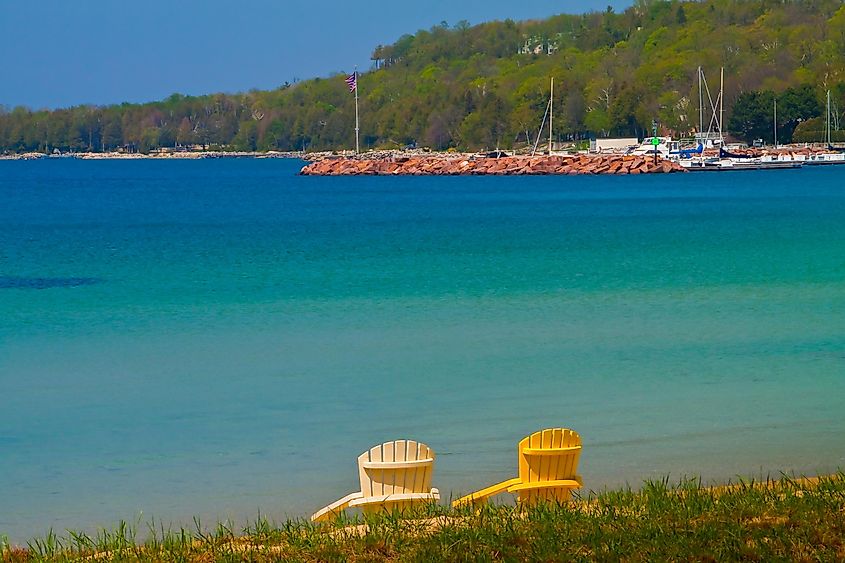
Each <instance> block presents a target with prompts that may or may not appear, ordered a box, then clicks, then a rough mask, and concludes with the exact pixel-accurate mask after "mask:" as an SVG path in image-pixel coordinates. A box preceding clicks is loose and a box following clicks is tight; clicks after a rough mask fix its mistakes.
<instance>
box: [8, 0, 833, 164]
mask: <svg viewBox="0 0 845 563" xmlns="http://www.w3.org/2000/svg"><path fill="white" fill-rule="evenodd" d="M372 58H373V68H372V69H371V70H370V71H369V72H366V73H363V74H362V75H361V76H360V79H359V89H360V96H361V98H360V109H361V135H362V137H361V138H362V147H385V146H404V145H414V144H416V145H420V146H429V147H432V148H436V149H445V148H449V147H458V148H466V149H482V148H493V147H496V146H499V147H502V148H509V147H511V146H514V145H515V144H524V143H525V142H526V139H527V138H528V137H534V136H535V135H536V134H537V129H538V127H539V125H540V122H541V119H542V117H543V114H544V111H545V108H546V104H547V100H548V95H549V78H550V77H554V78H555V83H556V87H555V100H554V103H555V117H556V120H555V133H556V135H557V136H558V137H559V138H561V139H571V138H585V137H588V136H600V137H601V136H636V135H638V136H643V134H644V133H647V132H649V131H650V129H651V124H652V120H656V121H657V122H658V123H659V126H660V128H661V131H663V132H666V133H671V134H673V135H674V136H676V137H683V136H688V135H690V134H691V133H692V132H693V131H694V130H695V129H696V128H697V126H698V112H699V110H698V105H699V104H698V90H697V86H698V81H697V68H698V67H699V66H701V67H702V68H703V69H704V70H705V72H706V73H707V76H708V80H709V82H710V86H711V89H712V90H714V95H715V94H716V93H717V92H716V90H718V76H719V68H720V67H724V69H725V83H726V84H725V113H726V121H727V125H728V129H729V130H730V131H731V132H732V133H733V134H735V135H736V136H737V137H739V138H743V139H751V138H756V137H763V138H767V139H771V137H772V136H773V132H772V129H773V127H772V125H773V123H772V117H771V106H772V104H773V102H774V99H775V98H777V100H778V105H779V107H778V127H779V129H780V131H779V139H780V140H781V141H788V140H789V139H790V138H792V137H793V134H794V135H795V137H796V139H800V140H814V138H818V140H821V134H822V133H821V132H822V130H823V128H824V123H823V121H824V119H823V118H822V116H824V113H825V105H824V102H825V92H826V91H827V90H828V89H830V90H831V91H832V98H833V100H834V101H835V103H836V105H837V106H838V107H840V108H845V5H843V2H842V1H841V0H792V1H790V0H704V1H700V2H692V1H689V2H679V1H663V0H638V1H637V2H636V3H635V4H634V6H632V7H630V8H628V9H627V10H625V11H624V12H622V13H615V12H614V11H613V10H611V9H610V8H608V10H607V11H605V12H594V13H589V14H584V15H558V16H554V17H551V18H548V19H545V20H541V21H526V22H514V21H510V20H506V21H503V22H491V23H485V24H481V25H477V26H470V25H468V24H467V23H466V22H459V23H457V24H456V25H453V26H450V25H448V24H446V23H445V22H444V23H443V24H441V25H438V26H435V27H433V28H431V29H428V30H421V31H418V32H416V33H415V34H414V35H405V36H403V37H401V38H399V40H397V41H396V42H395V43H394V44H392V45H387V46H378V47H376V48H375V50H374V52H373V55H372ZM338 62H341V61H338ZM796 127H798V130H797V131H794V130H795V129H796ZM353 128H354V98H353V96H352V95H351V94H350V93H349V91H348V89H347V87H346V84H345V83H344V76H343V75H338V76H332V77H328V78H316V79H313V80H308V81H303V82H298V83H296V84H285V85H283V86H282V87H280V88H278V89H276V90H272V91H253V92H249V93H242V94H213V95H208V96H198V97H194V96H182V95H178V94H174V95H172V96H170V97H169V98H167V99H166V100H163V101H160V102H153V103H148V104H122V105H115V106H108V107H94V106H78V107H73V108H68V109H60V110H55V111H31V110H29V109H26V108H15V109H8V108H6V109H4V110H3V111H2V113H0V152H4V151H7V152H21V151H31V150H38V151H43V150H45V149H47V150H53V149H54V148H57V149H59V150H62V151H67V150H76V151H81V150H95V151H99V150H104V149H105V150H113V149H115V148H117V147H122V146H131V147H136V148H137V149H139V150H142V151H147V150H150V149H153V148H157V147H167V146H175V145H192V144H202V145H208V146H219V147H230V148H233V149H240V150H255V149H257V150H269V149H278V150H300V149H303V148H305V149H309V150H311V149H313V150H317V149H339V148H348V147H352V146H354V131H353Z"/></svg>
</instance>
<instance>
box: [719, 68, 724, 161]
mask: <svg viewBox="0 0 845 563" xmlns="http://www.w3.org/2000/svg"><path fill="white" fill-rule="evenodd" d="M724 123H725V67H722V75H721V77H720V79H719V141H721V144H722V146H724V144H725V133H724Z"/></svg>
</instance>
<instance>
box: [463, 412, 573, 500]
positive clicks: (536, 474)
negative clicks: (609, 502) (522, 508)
mask: <svg viewBox="0 0 845 563" xmlns="http://www.w3.org/2000/svg"><path fill="white" fill-rule="evenodd" d="M517 456H518V458H519V477H515V478H513V479H508V480H507V481H503V482H501V483H497V484H496V485H492V486H490V487H487V488H486V489H482V490H480V491H477V492H474V493H472V494H469V495H466V496H464V497H461V498H459V499H458V500H456V501H454V502H453V503H452V506H455V507H458V506H466V505H471V504H481V503H483V502H486V501H487V499H488V498H490V497H492V496H494V495H498V494H499V493H504V492H505V491H507V492H509V493H516V495H517V499H518V500H519V502H520V503H535V502H537V501H540V500H546V501H552V502H566V501H568V500H569V499H570V496H571V495H570V491H572V489H578V488H580V487H581V486H582V485H583V481H582V479H581V476H580V475H576V473H575V471H576V470H577V468H578V458H579V457H580V456H581V437H580V436H579V435H578V433H577V432H575V431H574V430H569V429H568V428H548V429H546V430H541V431H539V432H535V433H534V434H531V435H530V436H527V437H525V438H523V439H522V441H521V442H520V443H519V446H518V448H517Z"/></svg>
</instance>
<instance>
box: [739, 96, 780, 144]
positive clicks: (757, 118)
mask: <svg viewBox="0 0 845 563" xmlns="http://www.w3.org/2000/svg"><path fill="white" fill-rule="evenodd" d="M774 101H775V94H774V92H772V91H771V90H764V91H761V92H759V91H751V92H743V93H742V94H740V95H739V97H738V98H737V100H736V102H735V103H734V106H733V111H732V112H731V117H730V119H729V120H728V129H729V130H730V131H731V132H732V133H734V134H735V135H738V136H739V137H741V138H742V139H744V140H745V142H747V143H751V142H753V141H754V140H755V139H764V140H766V141H767V142H773V141H774V130H773V127H774Z"/></svg>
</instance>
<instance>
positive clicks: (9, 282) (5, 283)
mask: <svg viewBox="0 0 845 563" xmlns="http://www.w3.org/2000/svg"><path fill="white" fill-rule="evenodd" d="M102 281H103V280H101V279H98V278H23V277H17V276H0V289H50V288H54V287H79V286H83V285H94V284H98V283H100V282H102Z"/></svg>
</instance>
